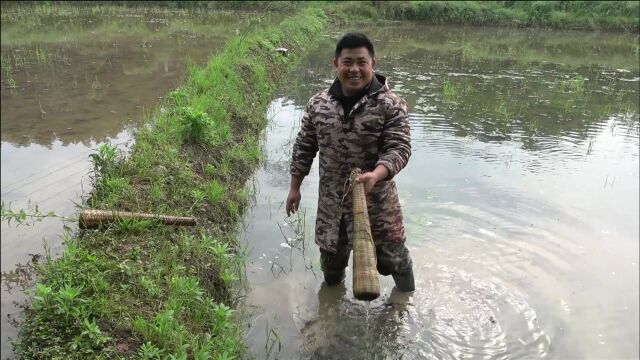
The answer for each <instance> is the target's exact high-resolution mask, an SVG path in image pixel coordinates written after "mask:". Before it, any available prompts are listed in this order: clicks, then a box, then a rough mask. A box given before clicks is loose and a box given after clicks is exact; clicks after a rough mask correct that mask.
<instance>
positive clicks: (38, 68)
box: [1, 3, 256, 359]
mask: <svg viewBox="0 0 640 360" xmlns="http://www.w3.org/2000/svg"><path fill="white" fill-rule="evenodd" d="M9 5H11V4H4V3H3V5H2V6H3V9H2V92H1V96H2V99H1V100H2V122H1V131H2V175H1V180H2V201H3V202H4V203H5V204H7V205H9V204H10V205H11V208H13V209H14V210H18V209H28V208H30V207H31V208H32V207H33V206H34V205H35V204H37V205H38V206H39V208H40V209H41V210H43V211H44V212H45V213H46V212H48V211H55V212H56V213H58V214H59V215H63V216H73V215H74V214H75V213H76V211H77V209H76V206H75V204H80V203H82V201H83V200H84V199H85V198H86V196H87V193H88V191H90V190H91V188H90V179H89V171H90V169H91V165H90V163H89V158H88V155H89V154H90V153H92V152H94V151H95V150H96V148H97V146H98V145H99V144H101V143H105V142H107V143H110V144H112V145H116V146H118V147H120V148H121V149H126V147H127V145H130V144H131V141H132V136H131V129H133V128H135V126H136V125H137V124H139V123H140V121H142V120H143V119H144V118H145V116H149V115H150V114H151V110H152V109H153V108H154V107H155V106H156V105H157V104H158V100H159V99H160V97H162V96H164V95H165V94H166V93H167V92H168V91H170V90H171V89H173V88H175V87H176V85H177V84H178V83H179V82H180V81H181V79H183V78H184V77H185V75H187V70H188V65H189V64H203V63H204V61H206V59H207V58H208V57H209V56H210V55H211V54H212V53H214V52H216V51H218V50H219V49H221V48H222V46H223V45H224V43H225V41H227V40H228V39H230V38H231V37H233V36H238V34H242V33H243V31H244V28H245V26H246V24H247V23H248V21H249V20H250V19H251V18H256V17H255V16H254V15H251V14H240V13H229V12H227V13H225V12H217V13H216V12H206V11H188V12H187V11H181V10H169V9H152V8H151V9H147V8H137V9H124V8H118V7H113V6H95V7H91V8H78V7H74V6H59V7H53V6H46V5H45V6H43V7H37V8H36V9H35V10H34V8H31V7H29V6H24V5H23V6H16V5H13V6H9ZM5 6H6V8H5ZM30 204H31V205H30ZM68 225H69V226H70V227H71V228H72V230H73V229H75V223H69V224H68ZM62 233H63V223H62V222H61V221H60V220H59V219H46V220H45V221H43V222H40V223H36V224H35V225H33V226H26V227H18V228H16V227H14V226H8V225H7V223H6V222H2V251H1V252H2V271H3V272H8V271H11V270H13V269H14V268H15V266H16V264H25V263H27V262H28V261H30V260H31V259H32V258H33V256H34V255H42V254H43V253H44V252H45V248H44V246H43V242H44V243H45V244H46V245H47V246H48V247H49V248H50V249H51V252H52V253H54V254H55V253H57V252H59V251H60V250H61V248H62V240H61V237H60V236H61V234H62ZM23 299H24V295H23V294H22V292H21V291H20V289H19V288H17V289H16V288H14V289H13V290H11V291H7V290H6V288H4V286H3V293H2V358H3V359H4V358H6V357H7V356H10V347H9V343H8V340H7V339H8V337H13V336H15V334H16V329H15V328H14V327H13V326H11V325H10V323H9V322H8V318H7V316H8V315H11V316H18V317H19V314H18V312H17V310H16V308H15V306H14V305H13V302H14V301H22V300H23Z"/></svg>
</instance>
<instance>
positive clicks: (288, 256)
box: [243, 27, 640, 359]
mask: <svg viewBox="0 0 640 360" xmlns="http://www.w3.org/2000/svg"><path fill="white" fill-rule="evenodd" d="M390 29H393V31H391V30H390ZM449 29H450V28H449ZM361 30H362V29H361ZM364 30H365V31H366V30H370V31H369V33H372V34H374V36H373V37H374V38H375V39H377V40H378V43H377V44H378V45H379V46H378V49H379V51H378V54H379V55H378V65H379V66H380V67H379V69H378V70H379V71H380V72H381V73H383V74H384V75H387V76H388V77H389V78H390V82H391V86H392V88H393V89H394V90H395V91H397V92H398V93H400V94H401V95H402V96H403V97H405V98H406V99H407V100H408V102H409V109H410V110H409V111H410V114H409V120H410V125H411V129H412V146H413V150H414V152H413V155H412V158H411V160H410V162H409V164H408V166H407V168H406V169H405V170H403V172H402V173H401V174H400V175H399V176H398V178H397V182H398V189H399V195H400V201H401V204H402V205H403V209H404V214H405V222H406V230H407V244H408V247H409V249H410V251H411V253H412V257H413V259H414V264H415V269H414V271H415V274H416V283H417V290H416V292H415V293H414V294H413V295H412V296H411V298H410V299H407V302H400V303H401V304H400V305H398V306H388V303H393V302H394V301H392V300H389V299H390V298H392V297H393V292H392V288H391V287H392V281H391V280H389V279H386V278H381V288H382V294H383V296H382V298H381V299H379V300H376V301H374V302H372V303H371V305H370V306H369V308H368V310H367V307H366V306H365V305H364V303H360V302H357V301H355V300H353V299H352V298H353V296H352V295H351V293H350V287H351V283H350V281H351V280H350V278H349V277H347V280H346V283H345V285H344V288H336V289H328V288H324V287H323V286H322V285H321V276H320V277H319V276H314V275H312V274H310V271H309V268H311V269H318V266H319V263H318V260H317V256H318V254H317V250H316V246H314V245H313V238H312V237H313V235H312V234H313V215H312V212H313V210H314V209H315V205H316V201H317V194H316V191H317V186H318V184H317V182H318V177H317V176H318V173H317V164H314V167H312V170H311V173H310V175H309V176H308V177H307V178H306V179H305V182H304V183H303V186H302V194H303V198H302V203H301V207H302V208H303V209H306V210H307V216H306V224H308V225H307V226H306V233H305V235H306V238H307V245H306V252H304V253H303V254H300V252H298V251H297V250H295V249H293V250H294V251H288V252H283V251H282V248H281V247H280V246H279V244H280V243H281V242H282V236H283V233H282V232H281V229H280V228H279V227H278V226H276V223H277V222H280V223H281V222H282V221H281V218H280V216H284V215H283V214H282V207H281V204H282V203H281V201H282V199H285V198H286V194H287V187H288V171H287V169H288V168H287V162H288V158H289V154H290V148H291V138H292V137H293V136H295V131H296V130H295V129H297V128H298V127H299V118H300V116H301V109H302V108H303V107H304V105H305V104H306V102H307V100H308V98H309V97H310V96H311V95H313V94H314V93H315V92H317V91H319V90H320V89H322V88H324V87H326V86H327V82H328V81H330V80H331V79H332V78H333V72H332V68H331V65H330V63H329V61H325V60H324V59H330V58H331V56H332V55H331V51H332V49H333V45H334V42H335V38H337V37H338V36H339V35H340V34H331V36H329V37H328V38H327V39H326V41H323V42H322V45H321V46H320V47H319V48H318V50H317V52H316V53H314V54H312V55H311V56H310V57H309V58H308V59H306V60H305V63H304V65H303V67H302V68H301V69H299V70H298V71H297V73H296V76H298V77H300V79H301V82H300V83H299V84H296V86H293V87H292V88H289V89H287V90H285V91H284V93H285V94H286V97H283V98H280V99H277V100H275V101H274V102H273V103H272V108H271V110H270V116H272V118H273V125H272V127H271V128H270V129H269V132H268V135H267V137H266V141H265V151H266V152H267V159H266V161H265V165H264V167H263V168H262V169H260V171H259V172H258V174H257V176H256V183H257V184H258V189H257V197H256V199H257V200H256V205H255V207H254V208H253V209H252V213H251V214H250V219H251V220H250V221H249V224H250V226H249V227H248V228H247V229H245V230H244V232H243V234H244V236H245V237H246V238H247V242H248V245H249V247H250V248H251V249H252V250H253V251H255V253H257V254H260V256H259V257H258V256H255V257H254V256H251V259H250V262H251V265H250V266H249V271H248V278H249V281H250V282H251V283H254V284H256V287H255V288H254V290H252V291H251V292H249V294H248V301H249V303H251V304H253V305H255V306H256V307H255V316H256V317H257V318H262V317H264V316H267V315H266V314H270V315H272V317H271V318H270V319H271V320H270V322H269V324H270V326H272V327H273V328H274V329H277V331H278V334H279V336H280V337H281V338H283V339H287V340H288V341H287V342H286V344H287V345H288V346H285V347H284V348H282V349H281V351H279V352H275V353H273V352H272V353H266V352H264V351H262V349H261V347H260V346H254V345H252V346H251V349H252V352H253V353H254V354H255V355H256V356H257V357H259V358H261V357H264V358H320V359H333V358H335V359H338V358H366V359H376V358H377V359H398V358H403V359H425V358H426V359H460V358H469V359H507V358H550V359H568V358H586V357H588V358H598V359H599V358H602V359H609V358H635V357H637V356H638V348H637V342H635V340H634V339H637V337H638V334H639V333H640V329H639V327H638V325H637V324H638V320H639V313H638V300H639V299H638V295H637V289H638V288H639V279H638V263H639V260H638V250H639V249H638V246H639V245H638V238H639V236H640V234H639V233H638V229H639V224H638V214H640V209H639V208H638V203H637V201H629V199H637V198H638V196H639V195H638V179H639V174H638V168H639V166H638V157H639V152H640V147H639V145H640V140H639V136H638V134H639V130H638V129H639V126H638V123H639V121H638V107H639V104H638V93H639V89H638V80H637V78H638V69H637V65H636V62H637V61H636V60H637V57H636V55H634V54H633V52H632V51H631V52H630V51H629V49H630V46H628V45H629V44H631V45H633V41H634V40H633V39H632V40H631V41H629V37H628V36H626V35H612V34H604V35H602V34H601V35H597V36H591V35H585V34H582V35H578V34H576V33H573V32H572V33H560V32H556V33H548V32H533V33H529V32H527V31H519V30H515V31H514V30H504V29H503V30H499V29H474V30H473V31H475V32H476V33H474V34H471V33H467V34H466V35H461V33H465V31H468V29H465V28H456V31H455V32H450V33H449V35H446V32H443V31H441V30H440V28H439V27H423V28H421V29H418V30H415V29H410V28H408V27H407V28H402V27H391V28H381V29H364ZM396 30H397V31H398V32H400V34H401V35H398V34H396ZM432 32H433V33H432ZM402 34H404V35H402ZM583 35H584V41H585V42H586V43H582V44H579V45H575V46H573V47H571V50H570V51H569V52H568V53H570V54H574V53H575V52H577V51H579V49H583V50H584V49H589V48H590V46H596V47H597V46H602V47H606V48H609V49H610V50H611V51H614V53H610V54H608V55H610V59H607V57H606V56H605V54H603V53H600V52H598V51H595V53H594V54H592V53H590V52H589V51H587V50H584V51H586V52H585V53H581V56H580V57H579V58H574V59H573V60H572V61H570V62H569V61H567V62H564V63H561V62H560V61H564V60H565V59H567V58H569V57H570V56H567V55H566V54H560V53H557V54H555V55H554V54H553V53H550V52H549V51H551V52H554V51H556V52H557V51H558V49H559V48H560V47H562V46H564V45H561V44H565V43H568V42H572V41H575V39H576V36H583ZM402 36H405V37H406V39H403V38H402ZM439 36H442V37H444V38H446V36H449V41H445V40H442V41H441V40H438V39H439ZM465 36H466V37H465ZM537 37H541V38H537ZM425 39H426V40H425ZM460 39H467V40H464V41H466V42H467V43H468V42H470V41H471V40H474V41H475V40H477V41H478V44H482V43H487V42H488V43H492V42H498V43H500V44H506V45H508V46H506V45H504V46H503V47H504V52H505V53H504V54H491V53H489V52H484V53H483V52H481V51H480V48H478V47H477V46H476V47H472V48H470V49H467V50H465V47H464V46H469V45H464V44H463V45H464V46H461V44H460V42H459V41H461V40H460ZM427 40H430V41H427ZM529 40H531V44H533V45H527V44H528V41H529ZM590 41H592V42H593V43H591V44H589V43H588V42H590ZM599 42H607V44H606V45H605V44H602V45H599V44H598V43H599ZM545 43H549V45H548V46H544V44H545ZM509 46H511V50H508V48H509ZM519 47H524V49H519ZM518 49H519V50H518ZM614 49H616V50H614ZM465 51H466V53H465ZM509 52H510V53H509ZM578 53H579V52H578ZM465 54H466V55H465ZM629 54H631V56H630V55H629ZM572 56H573V55H572ZM292 128H293V130H292ZM287 234H288V233H285V234H284V235H285V238H286V237H287V236H291V235H287ZM283 257H285V259H284V260H283V259H282V258H283ZM275 262H285V263H290V264H292V265H291V267H290V268H289V269H288V272H287V273H286V274H284V273H282V274H278V276H277V280H275V279H274V275H273V274H269V273H268V272H265V271H261V270H260V269H264V268H268V267H269V265H271V264H272V263H275ZM272 279H274V280H272ZM294 284H295V285H294ZM303 288H304V290H301V289H303ZM284 289H292V291H294V294H292V295H291V296H293V297H290V298H288V302H287V303H286V305H283V304H282V302H278V301H277V300H272V299H270V297H269V296H270V295H268V294H274V293H280V292H282V291H284ZM632 290H633V291H632ZM367 314H368V315H367ZM325 329H326V330H325ZM387 335H389V336H388V337H387ZM247 336H248V339H249V343H250V344H256V343H260V342H261V341H260V340H261V339H263V338H262V337H261V336H260V335H259V334H258V333H256V332H253V331H252V332H249V333H248V334H247ZM262 343H264V340H262Z"/></svg>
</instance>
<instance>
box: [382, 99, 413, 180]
mask: <svg viewBox="0 0 640 360" xmlns="http://www.w3.org/2000/svg"><path fill="white" fill-rule="evenodd" d="M410 156H411V132H410V130H409V115H408V112H407V103H406V101H404V100H402V99H400V98H399V97H396V98H395V99H394V101H393V103H392V104H390V105H389V107H388V109H387V110H386V114H385V120H384V128H383V130H382V146H381V149H380V154H379V156H378V162H377V163H376V166H378V165H384V166H385V167H386V168H387V170H389V175H388V176H387V178H386V179H385V180H391V179H393V177H394V176H396V175H397V174H398V172H400V170H402V169H403V168H404V167H405V166H406V165H407V162H408V161H409V157H410Z"/></svg>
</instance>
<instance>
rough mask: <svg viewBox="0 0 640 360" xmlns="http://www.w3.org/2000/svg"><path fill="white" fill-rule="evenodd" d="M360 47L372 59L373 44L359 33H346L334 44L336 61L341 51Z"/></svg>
mask: <svg viewBox="0 0 640 360" xmlns="http://www.w3.org/2000/svg"><path fill="white" fill-rule="evenodd" d="M361 47H365V48H367V50H369V55H370V56H371V57H373V55H374V52H373V44H372V43H371V40H369V38H368V37H367V36H366V35H365V34H363V33H359V32H352V33H348V34H346V35H345V36H343V37H342V38H341V39H340V40H338V43H337V44H336V59H337V58H339V57H340V54H341V53H342V49H357V48H361Z"/></svg>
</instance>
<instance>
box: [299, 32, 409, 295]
mask: <svg viewBox="0 0 640 360" xmlns="http://www.w3.org/2000/svg"><path fill="white" fill-rule="evenodd" d="M333 64H334V65H335V67H336V73H337V79H336V80H335V81H334V82H333V84H332V85H331V86H330V87H329V88H328V89H326V90H324V91H321V92H320V93H318V94H316V95H314V96H313V97H312V98H311V100H309V103H308V105H307V107H306V109H305V112H304V116H303V118H302V127H301V129H300V132H299V133H298V136H297V138H296V142H295V144H294V146H293V154H292V160H291V170H290V172H291V186H290V189H289V195H288V197H287V215H288V216H289V215H290V214H291V213H293V212H295V211H297V210H298V206H299V204H300V198H301V195H300V185H301V184H302V180H303V179H304V177H305V176H306V175H308V174H309V170H310V168H311V164H312V162H313V159H314V157H315V155H316V152H318V151H319V152H320V157H319V161H320V187H319V199H318V214H317V219H316V243H317V244H318V246H320V260H321V265H322V271H323V272H324V279H325V282H326V283H327V285H335V284H338V283H340V282H341V281H342V280H343V279H344V278H345V268H346V267H347V263H348V260H349V255H350V253H351V248H352V239H351V237H352V234H353V213H352V199H351V196H350V194H346V195H345V193H344V192H345V191H346V190H347V189H345V187H344V185H345V181H346V179H348V178H349V174H350V172H351V169H353V168H354V167H359V168H361V169H362V171H363V174H362V175H361V176H360V177H358V179H357V181H358V182H361V183H363V184H364V188H365V193H366V194H367V205H368V211H369V219H370V222H371V233H372V235H373V240H374V242H375V244H376V255H377V265H378V272H379V273H380V274H381V275H385V276H386V275H392V276H393V279H394V281H395V284H396V287H397V288H398V289H399V290H401V291H405V292H409V291H413V290H414V287H415V286H414V279H413V270H412V262H411V257H410V256H409V251H408V250H407V248H406V247H405V245H404V242H405V234H404V224H403V221H402V210H401V208H400V203H399V201H398V193H397V190H396V185H395V182H394V181H393V180H392V179H393V177H394V176H395V175H396V174H397V173H398V172H399V171H400V170H402V169H403V168H404V167H405V165H406V164H407V161H408V160H409V157H410V155H411V143H410V140H411V137H410V133H409V122H408V116H407V106H406V102H405V101H404V100H402V99H400V98H399V97H398V96H397V95H395V94H394V93H393V92H391V90H390V89H389V85H388V84H387V82H386V78H385V77H384V76H382V75H379V74H375V73H374V70H373V67H374V66H375V64H376V60H375V57H374V49H373V45H372V44H371V41H369V39H368V38H367V37H366V36H365V35H363V34H360V33H349V34H347V35H345V36H344V37H343V38H342V39H340V41H338V43H337V45H336V51H335V58H334V60H333Z"/></svg>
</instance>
